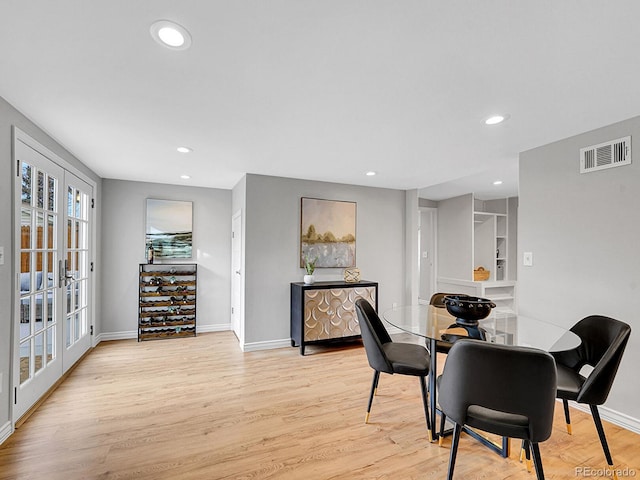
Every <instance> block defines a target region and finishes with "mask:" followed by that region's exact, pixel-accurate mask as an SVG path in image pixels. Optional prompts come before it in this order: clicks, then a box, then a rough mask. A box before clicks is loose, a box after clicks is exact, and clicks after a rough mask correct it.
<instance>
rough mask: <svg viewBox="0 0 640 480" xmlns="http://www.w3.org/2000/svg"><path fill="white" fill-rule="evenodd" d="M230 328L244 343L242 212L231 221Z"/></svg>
mask: <svg viewBox="0 0 640 480" xmlns="http://www.w3.org/2000/svg"><path fill="white" fill-rule="evenodd" d="M231 236H232V239H231V328H232V329H233V332H234V333H235V334H236V337H238V340H239V341H240V344H241V345H242V344H243V343H244V329H243V328H242V327H243V325H242V213H241V212H238V213H236V214H235V215H234V216H233V219H232V221H231Z"/></svg>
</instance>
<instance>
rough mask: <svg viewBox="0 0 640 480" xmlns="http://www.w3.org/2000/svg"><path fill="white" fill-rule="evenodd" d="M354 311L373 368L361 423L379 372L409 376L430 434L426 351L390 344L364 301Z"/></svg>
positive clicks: (405, 344) (390, 340) (367, 418)
mask: <svg viewBox="0 0 640 480" xmlns="http://www.w3.org/2000/svg"><path fill="white" fill-rule="evenodd" d="M356 312H357V314H358V321H359V323H360V332H361V334H362V341H363V342H364V349H365V352H366V354H367V360H368V361H369V365H370V366H371V368H373V382H372V384H371V393H370V395H369V404H368V406H367V414H366V416H365V420H364V421H365V423H368V422H369V414H370V412H371V405H372V403H373V397H374V395H375V394H376V390H377V388H378V381H379V379H380V373H381V372H384V373H389V374H391V375H393V374H394V373H397V374H399V375H412V376H415V377H418V378H419V379H420V389H421V392H422V403H423V406H424V414H425V417H426V419H427V429H428V431H429V435H430V434H431V421H430V420H429V407H428V405H429V404H428V400H427V394H428V392H427V384H426V377H427V375H429V365H430V362H429V352H428V351H427V349H426V348H425V347H423V346H422V345H416V344H413V343H401V342H394V341H393V340H392V339H391V337H390V336H389V333H388V332H387V330H386V329H385V328H384V325H383V324H382V321H381V320H380V317H378V314H377V313H376V311H375V310H374V309H373V307H372V306H371V304H370V303H369V302H368V301H366V300H364V299H359V300H357V301H356ZM429 440H431V438H429Z"/></svg>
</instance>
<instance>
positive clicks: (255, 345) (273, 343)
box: [240, 338, 291, 352]
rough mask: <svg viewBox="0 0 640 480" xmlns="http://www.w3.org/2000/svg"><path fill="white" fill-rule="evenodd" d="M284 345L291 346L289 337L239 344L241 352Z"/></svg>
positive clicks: (270, 348)
mask: <svg viewBox="0 0 640 480" xmlns="http://www.w3.org/2000/svg"><path fill="white" fill-rule="evenodd" d="M284 347H291V339H290V338H283V339H281V340H267V341H264V342H251V343H245V344H241V345H240V348H241V349H242V351H243V352H257V351H258V350H272V349H274V348H284Z"/></svg>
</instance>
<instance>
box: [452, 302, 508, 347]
mask: <svg viewBox="0 0 640 480" xmlns="http://www.w3.org/2000/svg"><path fill="white" fill-rule="evenodd" d="M444 304H445V306H446V307H447V311H448V312H449V313H450V314H451V315H453V316H454V317H456V323H455V324H454V325H451V326H450V327H449V328H448V329H447V332H445V333H444V334H443V335H442V339H443V340H445V341H448V342H452V343H453V342H454V341H455V340H457V339H458V338H463V337H464V338H477V339H480V340H485V339H486V335H485V331H484V330H483V329H482V328H480V327H478V320H482V319H483V318H486V317H487V316H488V315H489V314H490V313H491V309H493V308H495V306H496V304H495V303H493V302H492V301H491V300H489V299H487V298H480V297H472V296H470V295H447V296H446V297H444Z"/></svg>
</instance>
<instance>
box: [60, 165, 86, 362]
mask: <svg viewBox="0 0 640 480" xmlns="http://www.w3.org/2000/svg"><path fill="white" fill-rule="evenodd" d="M91 196H92V188H91V186H90V185H89V184H87V183H86V182H84V181H82V180H81V179H79V178H77V177H75V176H73V175H71V174H69V173H67V185H66V199H67V201H66V214H67V215H66V217H67V218H66V222H65V223H66V233H65V239H66V245H65V266H64V267H65V272H66V274H65V306H66V311H65V321H64V345H65V348H66V352H65V358H64V369H65V370H66V369H67V368H69V367H70V366H71V365H73V363H75V362H76V360H77V359H78V358H80V356H82V354H83V353H84V352H85V351H86V350H87V349H88V348H89V347H90V346H91V337H90V331H89V324H90V315H89V301H90V295H89V291H90V272H91V265H90V262H89V260H88V259H89V258H90V255H89V253H90V246H91V242H90V218H91Z"/></svg>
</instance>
